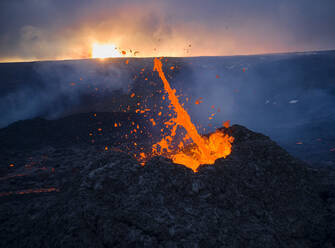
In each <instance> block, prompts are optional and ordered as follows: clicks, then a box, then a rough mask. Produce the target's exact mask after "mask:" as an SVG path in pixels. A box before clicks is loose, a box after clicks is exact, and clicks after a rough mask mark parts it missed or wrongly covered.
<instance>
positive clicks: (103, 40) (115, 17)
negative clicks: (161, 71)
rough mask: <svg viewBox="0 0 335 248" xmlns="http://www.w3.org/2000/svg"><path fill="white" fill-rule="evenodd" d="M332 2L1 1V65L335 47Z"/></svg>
mask: <svg viewBox="0 0 335 248" xmlns="http://www.w3.org/2000/svg"><path fill="white" fill-rule="evenodd" d="M334 13H335V1H334V0H319V1H315V0H280V1H279V0H207V1H204V0H188V1H186V0H169V1H167V0H165V1H163V0H123V1H121V0H118V1H116V0H95V1H91V0H71V1H69V0H1V1H0V62H11V61H32V60H56V59H80V58H90V57H91V56H92V46H93V44H95V43H96V44H113V45H115V46H116V47H117V48H118V49H121V50H125V51H127V55H131V54H130V53H129V51H130V49H131V50H132V51H138V52H139V53H138V54H137V56H140V57H151V56H221V55H239V54H259V53H277V52H296V51H312V50H331V49H335V28H334V27H333V25H334V24H335V14H334Z"/></svg>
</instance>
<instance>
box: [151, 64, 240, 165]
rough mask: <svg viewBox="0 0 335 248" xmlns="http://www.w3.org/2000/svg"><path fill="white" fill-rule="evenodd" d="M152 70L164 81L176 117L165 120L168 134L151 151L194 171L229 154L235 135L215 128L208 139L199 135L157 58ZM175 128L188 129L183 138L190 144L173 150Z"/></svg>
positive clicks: (182, 144) (181, 145)
mask: <svg viewBox="0 0 335 248" xmlns="http://www.w3.org/2000/svg"><path fill="white" fill-rule="evenodd" d="M154 71H157V72H158V74H159V77H160V78H161V80H162V81H163V84H164V89H165V91H166V92H167V94H168V98H169V100H170V102H171V103H170V108H171V109H174V111H175V112H176V117H175V118H171V119H170V120H169V121H167V122H165V123H164V124H165V125H166V127H169V128H170V130H171V134H170V135H165V137H163V138H162V140H161V141H159V142H158V143H156V144H154V145H153V147H152V152H153V154H155V155H166V156H168V157H169V158H171V159H172V161H173V162H174V163H177V164H183V165H185V166H187V167H189V168H191V169H192V170H193V171H197V169H198V167H199V165H201V164H214V162H215V160H216V159H218V158H222V157H223V158H225V157H226V156H228V155H229V154H230V153H231V147H232V142H233V141H234V138H233V137H231V136H229V135H227V134H224V133H223V132H221V131H218V130H217V131H216V132H215V133H212V134H211V135H210V136H209V137H208V138H207V137H202V136H200V134H199V133H198V131H197V129H196V127H195V126H194V124H193V123H192V121H191V117H190V116H189V114H188V113H187V111H186V110H185V109H184V108H183V107H182V105H181V104H180V103H179V99H178V97H177V96H176V94H175V93H176V90H175V89H172V88H171V86H170V84H169V82H168V81H167V79H166V77H165V75H164V72H163V70H162V62H161V60H160V59H157V58H155V60H154ZM199 100H200V99H199ZM178 127H183V128H184V129H185V130H186V132H187V134H186V136H185V137H184V141H187V140H188V139H189V138H191V139H192V141H193V144H191V145H189V146H188V147H187V148H184V149H182V150H178V151H175V150H172V149H171V148H170V147H171V143H172V141H173V138H174V137H175V135H176V131H177V128H178ZM178 146H179V148H183V147H185V144H184V143H183V142H181V143H180V144H179V145H178Z"/></svg>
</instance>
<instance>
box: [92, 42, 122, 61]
mask: <svg viewBox="0 0 335 248" xmlns="http://www.w3.org/2000/svg"><path fill="white" fill-rule="evenodd" d="M121 56H122V55H121V54H120V53H119V51H118V50H117V48H116V46H115V45H114V44H99V43H93V44H92V58H100V59H104V58H111V57H113V58H115V57H121Z"/></svg>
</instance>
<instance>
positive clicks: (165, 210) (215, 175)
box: [0, 114, 335, 248]
mask: <svg viewBox="0 0 335 248" xmlns="http://www.w3.org/2000/svg"><path fill="white" fill-rule="evenodd" d="M98 116H100V115H98ZM73 118H74V117H72V118H70V117H69V118H68V119H62V120H61V121H59V120H58V121H59V123H61V124H62V125H64V128H60V126H59V125H60V124H57V125H56V124H54V125H55V126H54V128H53V129H52V130H51V129H50V130H48V131H45V132H44V133H43V132H42V131H40V132H38V130H39V129H41V130H42V129H43V128H42V127H44V124H43V120H40V119H37V120H31V121H28V122H26V121H25V122H21V124H20V123H16V124H15V125H16V126H9V127H8V128H6V129H2V130H0V136H1V143H0V144H1V171H0V177H1V178H0V181H1V183H0V194H1V197H0V223H1V224H0V229H1V230H0V247H43V248H45V247H328V248H330V247H335V180H334V179H335V170H334V168H332V167H329V168H328V167H322V168H317V169H316V168H314V167H313V168H312V167H310V166H309V165H308V164H305V163H304V162H301V161H300V160H298V159H295V158H294V157H292V156H291V155H290V154H288V153H287V152H286V151H285V150H283V149H282V148H281V147H279V146H278V145H277V144H276V143H275V142H273V141H272V140H270V139H269V138H268V137H266V136H264V135H262V134H259V133H254V132H252V131H250V130H248V129H246V128H245V127H242V126H238V125H234V126H232V127H230V128H229V129H227V130H224V131H226V132H229V133H231V134H232V135H233V136H234V137H235V142H234V145H233V152H232V154H231V155H230V156H229V157H227V159H219V160H217V161H216V163H215V165H210V166H202V167H201V168H200V169H199V172H198V173H193V171H192V170H190V169H187V168H186V167H184V166H181V165H176V164H173V163H171V162H170V161H169V160H167V159H164V158H161V157H158V158H154V159H152V160H151V161H150V162H148V164H147V165H146V166H144V167H142V166H140V165H139V164H138V163H137V162H136V161H135V160H133V159H132V158H131V157H129V155H128V154H127V153H125V152H123V151H125V149H122V148H121V150H120V149H119V150H118V149H117V147H120V145H119V144H117V141H118V137H119V136H117V135H118V134H119V132H120V130H114V131H113V129H111V130H109V131H106V132H105V133H104V134H103V135H99V134H97V138H95V139H96V140H97V141H96V142H95V144H94V145H92V144H91V140H90V139H89V138H87V140H78V139H77V138H76V137H77V134H76V130H77V131H78V130H79V131H78V132H80V133H81V136H80V137H83V135H84V133H85V135H87V132H91V131H92V130H90V129H89V128H88V126H89V127H90V128H92V129H93V130H96V127H97V126H94V125H93V124H92V123H91V122H90V121H89V122H87V123H86V122H85V121H84V119H85V118H82V119H80V118H79V119H80V122H79V123H80V125H81V126H82V128H81V129H80V128H75V127H77V126H76V125H79V124H78V123H77V124H75V122H71V123H72V124H71V125H66V123H67V121H68V120H73ZM103 118H104V120H106V121H105V122H103V123H104V125H106V126H104V127H103V130H107V128H108V126H111V123H113V122H112V120H113V118H115V116H114V117H113V116H110V117H108V115H107V114H106V116H104V117H103ZM108 118H110V119H108ZM118 118H119V117H118ZM107 119H108V120H109V121H107ZM125 120H127V118H126V117H125ZM99 122H101V120H99V121H97V122H96V123H95V125H101V123H100V124H99ZM90 123H91V124H92V125H93V126H90V125H89V124H90ZM108 123H109V125H108ZM28 124H29V125H30V126H29V129H26V130H24V129H25V127H28ZM49 124H50V123H48V125H46V126H49V127H50V125H51V124H50V125H49ZM20 125H21V127H20ZM70 126H71V128H72V129H71V132H69V133H70V134H67V135H68V136H69V137H68V140H71V142H64V140H67V139H66V137H64V135H65V134H64V133H63V135H60V133H62V132H65V131H64V129H65V130H67V128H66V127H69V128H70ZM87 128H88V129H87ZM31 130H35V133H34V132H32V131H31ZM36 130H37V131H36ZM33 133H34V134H33ZM55 133H58V136H57V135H56V134H55ZM48 135H49V136H50V137H54V138H53V139H51V138H50V139H49V138H48V137H49V136H48ZM10 137H12V138H10ZM99 137H100V138H99ZM113 137H114V138H113ZM142 138H143V137H142ZM138 139H139V140H140V139H141V137H138ZM39 141H40V142H39ZM42 141H43V142H42ZM29 142H30V143H29ZM106 142H107V143H108V145H109V147H111V148H110V149H108V150H107V151H105V150H104V149H103V148H104V145H105V144H106ZM39 143H41V145H38V144H39ZM29 144H35V145H34V146H30V145H29ZM62 144H63V145H62ZM113 147H114V148H113ZM10 163H13V164H14V166H12V167H10V166H9V164H10Z"/></svg>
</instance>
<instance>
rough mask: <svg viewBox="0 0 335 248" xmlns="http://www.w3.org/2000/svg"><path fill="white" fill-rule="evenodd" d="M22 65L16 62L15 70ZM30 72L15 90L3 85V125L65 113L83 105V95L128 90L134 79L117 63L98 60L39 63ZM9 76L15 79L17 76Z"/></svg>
mask: <svg viewBox="0 0 335 248" xmlns="http://www.w3.org/2000/svg"><path fill="white" fill-rule="evenodd" d="M23 66H24V65H23V64H17V68H16V70H18V71H19V69H20V67H23ZM29 73H31V74H32V76H31V77H27V78H25V82H23V83H21V84H19V85H18V87H16V88H14V90H11V87H10V85H7V87H6V85H3V88H4V90H3V93H2V95H1V97H0V112H1V118H0V127H4V126H6V125H8V124H10V123H12V122H14V121H17V120H25V119H30V118H34V117H39V116H41V117H45V118H57V117H60V116H63V115H64V114H66V113H71V111H72V110H73V109H75V108H76V107H80V104H83V101H82V98H83V97H84V96H93V97H97V98H99V97H100V98H102V97H103V96H105V95H110V94H111V93H112V92H115V91H116V90H119V92H125V90H126V89H127V87H128V85H129V84H130V82H131V79H130V77H131V75H130V74H129V73H126V72H125V71H122V69H121V68H120V67H119V66H118V63H109V62H106V63H105V64H103V63H102V62H101V63H100V62H98V61H63V62H42V63H36V64H34V66H33V68H32V71H29ZM9 80H11V81H14V82H15V78H10V79H9ZM86 110H87V109H86ZM83 111H85V110H83Z"/></svg>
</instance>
